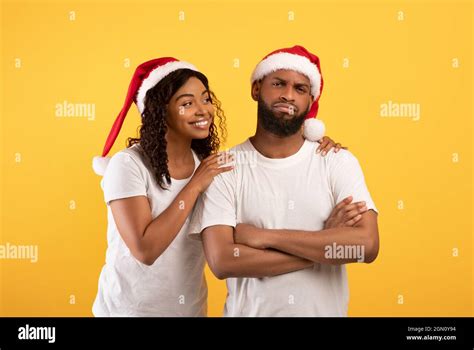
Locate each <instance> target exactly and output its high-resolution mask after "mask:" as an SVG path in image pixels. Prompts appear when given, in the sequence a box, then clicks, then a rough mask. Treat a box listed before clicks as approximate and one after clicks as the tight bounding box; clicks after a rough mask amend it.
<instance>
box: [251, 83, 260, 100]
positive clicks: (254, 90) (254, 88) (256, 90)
mask: <svg viewBox="0 0 474 350" xmlns="http://www.w3.org/2000/svg"><path fill="white" fill-rule="evenodd" d="M260 83H261V80H257V81H254V82H253V84H252V91H251V93H252V99H253V100H254V101H258V96H259V94H260Z"/></svg>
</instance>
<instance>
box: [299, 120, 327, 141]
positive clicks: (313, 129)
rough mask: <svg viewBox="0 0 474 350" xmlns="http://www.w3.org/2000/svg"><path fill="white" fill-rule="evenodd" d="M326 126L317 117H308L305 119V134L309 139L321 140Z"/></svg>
mask: <svg viewBox="0 0 474 350" xmlns="http://www.w3.org/2000/svg"><path fill="white" fill-rule="evenodd" d="M325 131H326V127H325V126H324V123H323V122H322V121H321V120H319V119H316V118H308V119H306V120H305V121H304V126H303V134H304V137H305V139H307V140H309V141H319V140H321V139H322V138H323V136H324V132H325Z"/></svg>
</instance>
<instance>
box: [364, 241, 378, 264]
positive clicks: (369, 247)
mask: <svg viewBox="0 0 474 350" xmlns="http://www.w3.org/2000/svg"><path fill="white" fill-rule="evenodd" d="M378 255H379V240H378V238H369V239H368V242H367V243H366V245H365V257H364V262H365V263H366V264H370V263H373V262H374V261H375V259H377V256H378Z"/></svg>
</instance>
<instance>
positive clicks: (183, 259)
mask: <svg viewBox="0 0 474 350" xmlns="http://www.w3.org/2000/svg"><path fill="white" fill-rule="evenodd" d="M193 156H194V163H195V168H194V170H196V168H197V167H198V165H199V159H198V157H197V156H196V154H195V153H194V152H193ZM146 164H147V163H146V160H145V159H144V158H143V155H142V154H141V152H140V146H139V145H138V144H137V145H133V146H132V147H130V148H128V149H125V150H122V151H120V152H118V153H117V154H115V155H114V156H113V157H112V159H111V160H110V162H109V164H108V166H107V170H106V172H105V174H104V178H103V179H102V183H101V186H102V189H103V191H104V198H105V202H106V203H107V217H108V228H107V241H108V247H107V253H106V262H105V265H104V267H103V268H102V272H101V274H100V278H99V288H98V292H97V297H96V299H95V302H94V305H93V307H92V312H93V314H94V315H95V316H205V315H206V312H207V285H206V280H205V277H204V264H205V258H204V253H203V250H202V244H201V242H199V241H195V240H193V239H190V238H189V237H188V235H187V234H186V233H187V231H188V225H189V218H188V219H186V222H185V224H184V225H183V227H182V228H181V230H180V232H179V233H178V235H177V236H176V238H175V239H174V240H173V242H172V243H171V244H170V246H169V247H168V248H167V249H166V250H165V252H164V253H163V254H162V255H161V256H160V257H159V258H158V259H157V260H156V261H155V263H154V264H153V265H151V266H147V265H145V264H142V263H140V262H139V261H138V260H137V259H135V258H134V257H133V255H132V254H131V253H130V250H129V249H128V247H127V246H126V244H125V242H124V241H123V240H122V237H121V236H120V233H119V232H118V230H117V227H116V225H115V222H114V218H113V216H112V212H111V209H110V205H109V204H110V202H111V201H112V200H115V199H120V198H128V197H135V196H146V197H147V198H148V200H149V202H150V208H151V211H152V217H153V219H154V218H156V217H157V216H158V215H159V214H160V213H162V212H163V211H164V210H165V209H166V208H167V207H168V206H169V205H170V203H171V202H172V201H173V200H174V198H175V197H176V195H177V194H178V193H179V192H180V191H181V190H182V189H183V187H184V186H185V185H186V184H187V183H188V182H189V180H190V177H189V178H187V179H182V180H175V179H172V181H171V185H170V186H168V190H163V189H162V188H160V186H159V185H158V184H157V182H156V181H155V180H154V177H153V174H152V173H151V172H150V170H149V169H148V167H147V166H146Z"/></svg>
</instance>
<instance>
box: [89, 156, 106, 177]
mask: <svg viewBox="0 0 474 350" xmlns="http://www.w3.org/2000/svg"><path fill="white" fill-rule="evenodd" d="M109 161H110V157H99V156H97V157H94V159H93V160H92V169H94V172H95V173H96V174H97V175H100V176H104V174H105V169H107V165H108V164H109Z"/></svg>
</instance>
